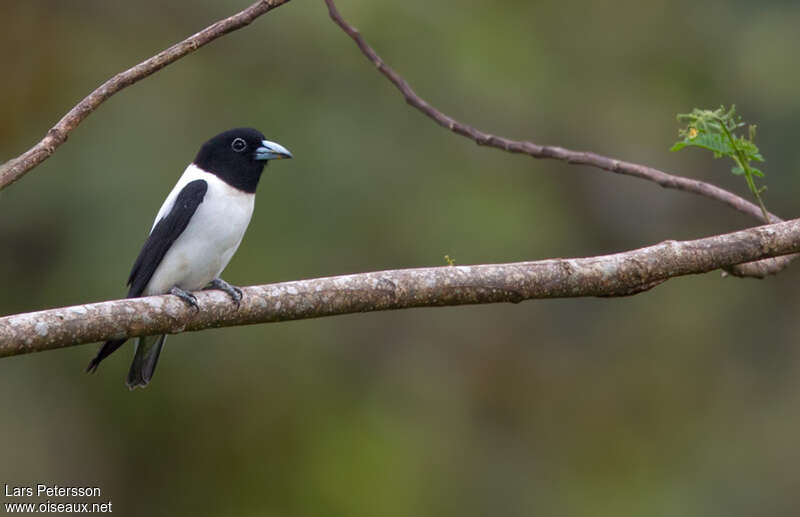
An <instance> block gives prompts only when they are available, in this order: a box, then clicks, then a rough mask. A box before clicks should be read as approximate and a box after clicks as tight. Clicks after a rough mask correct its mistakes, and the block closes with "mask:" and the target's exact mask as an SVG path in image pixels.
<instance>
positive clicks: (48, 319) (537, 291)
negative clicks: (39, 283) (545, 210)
mask: <svg viewBox="0 0 800 517" xmlns="http://www.w3.org/2000/svg"><path fill="white" fill-rule="evenodd" d="M797 252H800V219H794V220H792V221H788V222H782V223H777V224H772V225H768V226H761V227H757V228H750V229H747V230H742V231H738V232H734V233H729V234H725V235H718V236H714V237H708V238H705V239H698V240H693V241H682V242H678V241H666V242H662V243H660V244H656V245H654V246H649V247H646V248H641V249H637V250H633V251H628V252H625V253H617V254H614V255H605V256H600V257H589V258H573V259H551V260H541V261H535V262H519V263H513V264H495V265H479V266H445V267H434V268H421V269H403V270H395V271H379V272H374V273H361V274H354V275H345V276H337V277H329V278H317V279H312V280H299V281H294V282H284V283H280V284H271V285H261V286H253V287H246V288H244V289H243V291H244V300H243V301H242V304H241V307H240V308H239V309H238V310H237V309H236V308H235V306H234V304H233V303H232V302H231V301H230V298H229V297H228V296H227V295H226V294H224V293H222V292H218V291H204V292H200V293H197V300H198V302H199V304H200V307H201V309H200V310H199V311H194V310H193V309H191V308H190V307H188V306H187V305H186V304H184V303H183V302H182V301H180V300H179V299H178V298H177V297H175V296H171V295H164V296H152V297H148V298H135V299H127V300H115V301H109V302H102V303H93V304H86V305H77V306H74V307H66V308H59V309H50V310H45V311H39V312H33V313H27V314H18V315H14V316H6V317H4V318H0V357H2V356H11V355H17V354H25V353H29V352H38V351H42V350H50V349H54V348H60V347H64V346H70V345H77V344H81V343H91V342H95V341H103V340H106V339H115V338H121V337H126V336H128V337H131V336H139V335H148V334H164V333H168V334H174V333H178V332H184V331H190V330H201V329H205V328H210V327H227V326H234V325H248V324H253V323H268V322H276V321H289V320H297V319H305V318H319V317H323V316H333V315H338V314H351V313H356V312H370V311H382V310H392V309H406V308H411V307H437V306H445V305H467V304H485V303H499V302H511V303H518V302H521V301H524V300H530V299H536V298H567V297H579V296H603V297H606V296H628V295H632V294H636V293H640V292H642V291H646V290H648V289H650V288H652V287H654V286H656V285H658V284H660V283H662V282H664V281H666V280H668V279H669V278H673V277H677V276H683V275H690V274H698V273H706V272H709V271H713V270H715V269H719V268H724V267H728V266H732V265H734V264H739V263H743V262H750V261H753V260H759V259H764V258H767V257H774V256H780V255H785V254H788V253H797Z"/></svg>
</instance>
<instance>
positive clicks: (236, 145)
mask: <svg viewBox="0 0 800 517" xmlns="http://www.w3.org/2000/svg"><path fill="white" fill-rule="evenodd" d="M231 149H233V150H234V151H236V152H237V153H241V152H242V151H244V150H245V149H247V142H245V141H244V140H243V139H241V138H234V139H233V142H231Z"/></svg>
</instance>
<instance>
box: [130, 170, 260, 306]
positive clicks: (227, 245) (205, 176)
mask: <svg viewBox="0 0 800 517" xmlns="http://www.w3.org/2000/svg"><path fill="white" fill-rule="evenodd" d="M198 179H201V180H204V181H205V182H206V183H207V184H208V190H207V191H206V195H205V197H204V198H203V202H202V203H200V206H198V207H197V211H196V212H195V213H194V215H193V216H192V219H191V220H190V221H189V224H188V226H187V227H186V229H185V230H184V231H183V233H182V234H181V235H180V237H178V239H177V240H176V241H175V242H174V243H173V244H172V246H171V247H170V249H169V251H167V254H166V255H164V258H163V260H162V261H161V264H159V266H158V268H156V271H155V273H154V274H153V277H152V278H151V279H150V282H149V283H148V284H147V287H146V288H145V290H144V294H145V295H152V294H163V293H166V292H168V291H169V290H170V289H171V288H172V287H173V286H176V285H177V286H178V287H180V288H181V289H185V290H188V291H193V290H197V289H202V288H203V287H205V286H206V285H207V284H208V283H209V282H211V281H212V280H213V279H214V278H216V277H218V276H219V275H220V273H222V270H223V269H225V266H227V265H228V262H229V261H230V260H231V257H233V254H234V253H235V252H236V249H237V248H238V247H239V244H240V243H241V242H242V237H244V232H245V230H247V225H248V224H250V217H251V216H252V215H253V207H254V205H255V194H250V193H247V192H242V191H241V190H238V189H236V188H234V187H231V186H230V185H228V184H227V183H225V182H224V181H222V180H221V179H219V178H218V177H216V176H215V175H213V174H210V173H208V172H205V171H203V170H202V169H199V168H198V167H196V166H195V165H194V164H192V165H189V167H188V168H187V169H186V171H185V172H184V173H183V175H182V176H181V177H180V179H179V180H178V183H177V184H176V185H175V187H174V188H173V189H172V191H171V192H170V193H169V195H168V196H167V199H166V200H165V201H164V204H163V205H162V206H161V209H160V210H159V211H158V215H157V216H156V220H155V221H154V222H153V228H155V225H156V224H157V223H158V221H160V220H161V218H162V217H164V216H166V215H167V214H169V212H170V210H172V206H173V204H174V203H175V198H176V197H177V196H178V193H179V192H180V191H181V189H183V187H185V186H186V185H187V184H188V183H190V182H192V181H195V180H198ZM150 231H151V232H152V231H153V230H152V228H151V229H150Z"/></svg>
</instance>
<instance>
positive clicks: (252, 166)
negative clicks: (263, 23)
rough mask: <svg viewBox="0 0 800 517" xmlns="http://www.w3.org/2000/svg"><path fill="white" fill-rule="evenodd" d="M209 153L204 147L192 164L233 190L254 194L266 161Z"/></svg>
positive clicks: (238, 155) (239, 155) (229, 154)
mask: <svg viewBox="0 0 800 517" xmlns="http://www.w3.org/2000/svg"><path fill="white" fill-rule="evenodd" d="M209 151H210V150H208V149H206V148H205V147H203V148H201V149H200V152H199V153H197V156H196V157H195V159H194V162H193V163H194V164H195V165H196V166H197V167H198V168H200V169H202V170H204V171H205V172H208V173H210V174H213V175H215V176H216V177H218V178H219V179H221V180H222V181H224V182H225V183H227V184H228V185H230V186H231V187H233V188H236V189H239V190H241V191H243V192H249V193H251V194H254V193H255V191H256V188H257V187H258V180H260V179H261V173H262V172H263V171H264V167H265V166H266V165H267V162H266V161H262V160H252V159H249V157H246V156H243V155H241V154H233V153H214V152H209ZM248 154H249V153H248Z"/></svg>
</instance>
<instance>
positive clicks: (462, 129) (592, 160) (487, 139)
mask: <svg viewBox="0 0 800 517" xmlns="http://www.w3.org/2000/svg"><path fill="white" fill-rule="evenodd" d="M325 3H326V4H327V6H328V12H329V13H330V16H331V19H333V21H334V22H335V23H336V24H337V25H338V26H339V27H341V28H342V30H343V31H344V32H345V33H347V35H348V36H350V37H351V38H352V39H353V41H355V42H356V45H358V48H359V49H360V50H361V52H362V53H363V54H364V55H365V56H366V57H367V59H369V60H370V61H371V62H372V63H373V64H374V65H375V66H376V67H377V69H378V70H379V71H380V72H381V73H382V74H383V75H385V76H386V78H387V79H389V81H390V82H391V83H392V84H394V85H395V87H397V89H398V90H400V93H402V94H403V97H405V99H406V102H407V103H408V104H410V105H411V106H414V107H415V108H417V109H418V110H419V111H421V112H422V113H424V114H425V115H427V116H428V117H429V118H431V119H432V120H434V121H435V122H436V123H437V124H439V125H440V126H442V127H445V128H447V129H449V130H450V131H452V132H454V133H457V134H459V135H462V136H465V137H467V138H469V139H470V140H473V141H474V142H475V143H476V144H478V145H486V146H489V147H495V148H498V149H502V150H504V151H508V152H511V153H521V154H527V155H528V156H532V157H534V158H551V159H555V160H561V161H564V162H567V163H572V164H577V165H589V166H592V167H597V168H599V169H602V170H605V171H609V172H614V173H617V174H624V175H628V176H634V177H636V178H641V179H644V180H648V181H652V182H654V183H656V184H658V185H660V186H662V187H664V188H670V189H676V190H682V191H684V192H691V193H693V194H698V195H700V196H704V197H707V198H709V199H713V200H715V201H719V202H720V203H723V204H725V205H727V206H729V207H731V208H733V209H734V210H737V211H739V212H741V213H743V214H747V215H749V216H751V217H753V218H755V219H756V220H758V221H763V222H766V223H769V222H780V221H782V220H783V219H781V218H780V217H778V216H776V215H774V214H769V216H770V221H764V216H763V215H762V213H761V209H760V208H759V207H758V205H755V204H753V203H751V202H750V201H747V200H746V199H744V198H742V197H739V196H737V195H736V194H733V193H732V192H728V191H727V190H725V189H722V188H720V187H717V186H715V185H712V184H710V183H706V182H703V181H698V180H694V179H690V178H684V177H681V176H675V175H673V174H669V173H666V172H663V171H660V170H658V169H655V168H653V167H648V166H646V165H639V164H637V163H632V162H626V161H622V160H617V159H614V158H609V157H607V156H602V155H599V154H596V153H591V152H584V151H573V150H570V149H565V148H563V147H555V146H549V145H539V144H535V143H533V142H530V141H521V140H510V139H508V138H503V137H501V136H496V135H492V134H490V133H485V132H483V131H481V130H479V129H476V128H474V127H472V126H469V125H467V124H464V123H463V122H459V121H458V120H456V119H454V118H453V117H450V116H449V115H446V114H444V113H442V112H441V111H439V110H438V109H436V108H435V107H434V106H432V105H430V104H429V103H428V102H427V101H425V100H424V99H422V98H421V97H420V96H419V95H417V93H416V92H415V91H414V90H413V89H412V88H411V86H410V85H409V84H408V82H407V81H406V80H405V79H403V78H402V77H401V76H400V74H398V73H397V72H395V71H394V70H393V69H392V68H391V67H390V66H388V65H387V64H386V63H385V62H384V61H383V59H381V57H380V56H379V55H378V53H377V52H375V50H374V49H373V48H372V47H371V46H369V44H368V43H367V42H366V40H365V39H364V37H363V36H361V33H359V31H358V29H356V28H355V27H353V26H352V25H350V24H349V23H348V22H347V21H346V20H345V19H344V18H342V15H341V14H339V11H338V9H337V8H336V4H335V3H334V0H325ZM794 258H795V257H781V258H779V259H775V260H770V261H766V262H762V263H758V264H741V265H738V266H736V267H734V268H731V269H730V270H729V272H730V273H731V274H733V275H736V276H742V277H746V276H752V277H757V278H763V277H765V276H767V275H771V274H776V273H778V272H780V271H781V270H783V269H784V268H785V267H786V266H788V265H789V263H790V262H791V261H792V260H793V259H794Z"/></svg>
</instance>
